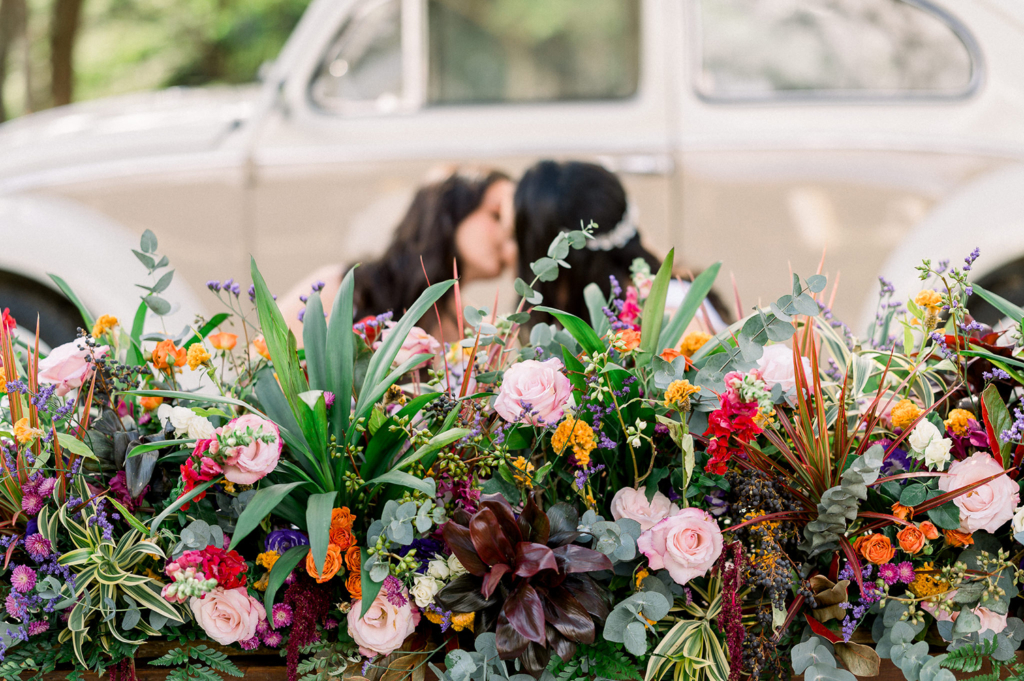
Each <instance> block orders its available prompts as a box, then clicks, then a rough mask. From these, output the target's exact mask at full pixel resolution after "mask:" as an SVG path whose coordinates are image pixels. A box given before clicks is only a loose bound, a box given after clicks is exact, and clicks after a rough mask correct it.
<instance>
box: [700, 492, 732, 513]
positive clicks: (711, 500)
mask: <svg viewBox="0 0 1024 681" xmlns="http://www.w3.org/2000/svg"><path fill="white" fill-rule="evenodd" d="M704 503H706V504H707V505H708V513H710V514H711V515H713V516H715V517H716V518H718V517H721V516H722V515H724V514H725V513H726V512H727V511H728V510H729V502H728V501H726V500H725V492H723V491H722V490H720V489H714V490H711V493H710V494H705V495H704Z"/></svg>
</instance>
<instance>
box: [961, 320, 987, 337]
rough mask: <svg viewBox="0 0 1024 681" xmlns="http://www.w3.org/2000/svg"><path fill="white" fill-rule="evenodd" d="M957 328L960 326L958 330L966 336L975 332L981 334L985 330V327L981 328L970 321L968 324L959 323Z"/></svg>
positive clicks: (976, 323)
mask: <svg viewBox="0 0 1024 681" xmlns="http://www.w3.org/2000/svg"><path fill="white" fill-rule="evenodd" d="M959 326H960V330H961V331H963V332H964V333H966V334H970V333H971V331H977V332H979V333H981V332H983V331H984V330H985V327H984V326H982V325H981V324H979V323H978V322H976V321H971V322H968V323H967V324H964V323H963V322H960V323H959Z"/></svg>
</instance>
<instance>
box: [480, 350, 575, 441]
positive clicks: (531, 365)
mask: <svg viewBox="0 0 1024 681" xmlns="http://www.w3.org/2000/svg"><path fill="white" fill-rule="evenodd" d="M571 396H572V383H570V382H569V379H568V378H566V377H565V374H563V373H562V362H561V361H560V360H558V359H555V358H551V359H549V360H546V361H544V362H538V361H537V360H535V359H528V360H526V361H524V362H520V363H519V364H513V365H512V366H511V367H510V368H509V369H508V371H506V372H505V378H504V379H503V380H502V382H501V389H500V390H499V391H498V398H497V399H496V400H495V401H494V411H496V412H498V414H500V415H501V417H502V418H503V419H505V420H506V421H508V422H509V423H518V422H520V421H521V420H523V421H525V422H528V423H532V424H533V425H535V426H538V425H541V422H543V423H546V424H549V425H554V424H555V423H558V421H559V419H561V418H562V413H563V412H564V411H565V405H566V404H567V403H568V402H569V398H570V397H571ZM527 407H528V408H529V410H530V413H529V414H526V415H525V418H522V419H521V418H520V416H521V415H522V414H523V410H524V409H525V408H527Z"/></svg>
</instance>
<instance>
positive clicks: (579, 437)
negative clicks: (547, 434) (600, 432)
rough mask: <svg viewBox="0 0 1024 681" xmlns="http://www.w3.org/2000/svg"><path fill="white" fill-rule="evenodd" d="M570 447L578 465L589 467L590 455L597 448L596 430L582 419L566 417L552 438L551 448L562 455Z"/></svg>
mask: <svg viewBox="0 0 1024 681" xmlns="http://www.w3.org/2000/svg"><path fill="white" fill-rule="evenodd" d="M570 445H572V451H573V454H575V456H576V465H578V466H582V467H586V466H588V465H589V464H590V453H591V452H592V451H594V449H595V448H596V447H597V440H596V438H595V437H594V429H593V428H591V427H590V426H589V425H587V424H586V423H585V422H584V421H582V420H580V419H577V418H573V417H572V416H566V417H565V420H564V421H562V422H561V423H560V424H558V428H556V429H555V434H554V435H552V436H551V446H552V447H554V448H555V454H562V453H564V452H565V449H566V447H568V446H570Z"/></svg>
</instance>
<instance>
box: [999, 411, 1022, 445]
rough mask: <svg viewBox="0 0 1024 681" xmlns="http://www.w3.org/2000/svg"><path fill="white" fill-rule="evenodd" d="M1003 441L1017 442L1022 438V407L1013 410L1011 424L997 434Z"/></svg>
mask: <svg viewBox="0 0 1024 681" xmlns="http://www.w3.org/2000/svg"><path fill="white" fill-rule="evenodd" d="M999 437H1000V439H1002V441H1003V442H1019V441H1020V440H1022V439H1024V408H1021V407H1017V408H1016V409H1014V410H1013V424H1012V425H1011V426H1010V427H1009V428H1008V429H1006V430H1004V431H1003V432H1002V434H1001V435H1000V436H999Z"/></svg>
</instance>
